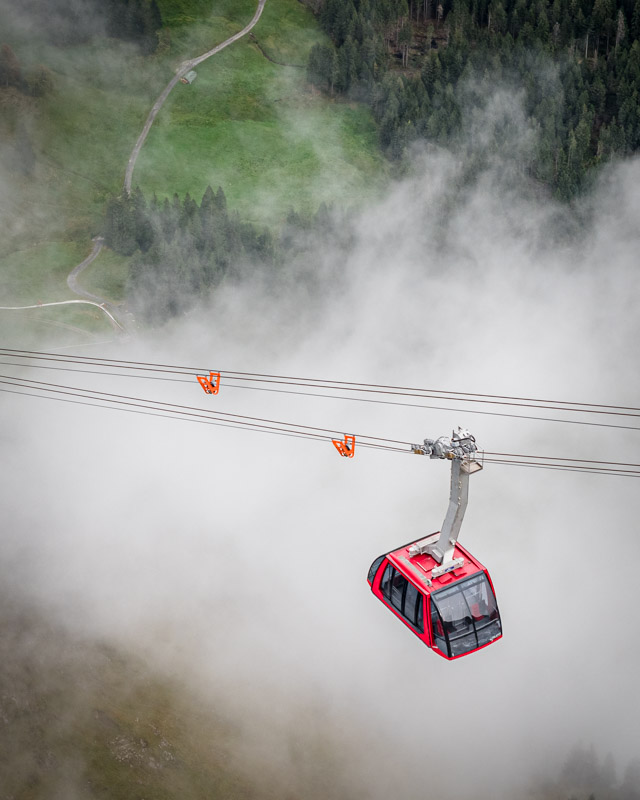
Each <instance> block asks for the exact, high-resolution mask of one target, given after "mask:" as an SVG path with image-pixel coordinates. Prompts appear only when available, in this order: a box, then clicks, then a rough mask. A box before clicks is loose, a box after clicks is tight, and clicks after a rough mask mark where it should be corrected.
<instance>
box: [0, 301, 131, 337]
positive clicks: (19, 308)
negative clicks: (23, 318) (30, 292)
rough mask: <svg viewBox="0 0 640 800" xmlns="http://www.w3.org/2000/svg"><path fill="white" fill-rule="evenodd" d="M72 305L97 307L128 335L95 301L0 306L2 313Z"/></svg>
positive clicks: (102, 305)
mask: <svg viewBox="0 0 640 800" xmlns="http://www.w3.org/2000/svg"><path fill="white" fill-rule="evenodd" d="M72 303H80V304H81V305H86V306H96V307H97V308H99V309H100V310H101V311H104V313H105V314H106V315H107V316H108V317H109V320H110V321H111V324H112V325H113V327H114V328H116V329H117V330H119V331H121V332H122V333H126V330H125V329H124V327H123V326H122V325H121V324H120V323H119V322H118V320H117V319H116V318H115V317H114V316H113V314H112V313H111V312H110V311H109V310H108V309H106V308H105V304H104V303H96V302H94V301H93V300H58V301H56V302H55V303H35V304H34V305H31V306H0V311H26V310H27V309H29V308H47V306H68V305H71V304H72Z"/></svg>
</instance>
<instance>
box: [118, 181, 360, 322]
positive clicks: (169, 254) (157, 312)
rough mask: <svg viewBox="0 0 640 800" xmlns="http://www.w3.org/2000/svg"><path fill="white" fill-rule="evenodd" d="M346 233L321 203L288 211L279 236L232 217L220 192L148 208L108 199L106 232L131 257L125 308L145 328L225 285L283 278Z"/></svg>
mask: <svg viewBox="0 0 640 800" xmlns="http://www.w3.org/2000/svg"><path fill="white" fill-rule="evenodd" d="M345 231H348V226H346V225H345V224H344V220H340V219H338V218H337V216H336V215H335V214H334V213H333V212H332V211H331V210H330V209H329V208H327V206H326V205H325V204H324V203H322V204H321V205H320V208H319V209H318V211H317V212H316V213H315V214H314V215H312V216H310V217H304V216H302V215H300V214H298V213H297V212H295V211H293V210H291V211H290V212H289V214H288V215H287V218H286V220H284V221H283V224H282V226H281V229H280V231H279V233H278V234H277V235H274V234H272V232H271V231H270V230H269V229H268V228H259V227H257V226H256V225H253V224H252V223H250V222H247V221H244V220H242V219H241V218H240V216H239V215H238V213H237V212H230V211H229V210H228V208H227V200H226V197H225V194H224V191H223V189H222V187H218V189H217V191H215V192H214V191H213V189H212V188H211V186H208V187H207V189H206V191H205V192H204V194H203V196H202V199H201V201H200V203H199V204H198V203H197V202H196V200H194V199H193V198H192V197H191V195H190V194H189V193H188V192H187V194H186V195H185V196H184V197H183V198H181V197H180V196H179V195H178V194H177V193H175V194H174V195H173V197H172V198H168V197H165V198H164V199H163V200H162V201H160V200H159V199H158V198H157V196H156V195H155V194H154V195H153V196H152V197H151V199H150V200H149V201H147V199H146V198H145V197H144V194H143V193H142V191H141V190H140V189H139V188H138V187H136V189H135V190H134V191H133V192H131V194H127V193H126V192H124V193H122V194H120V195H117V196H112V197H111V198H109V200H108V202H107V206H106V213H105V219H104V225H103V235H104V238H105V243H106V245H107V246H108V247H110V248H111V249H112V250H114V251H115V252H116V253H119V254H120V255H123V256H127V257H129V266H128V277H127V282H126V290H125V294H126V300H127V303H128V304H129V305H130V306H131V307H132V308H133V309H135V312H136V316H137V317H138V318H139V319H141V320H143V321H144V322H147V323H150V324H158V323H162V322H165V321H166V320H168V319H170V318H171V317H174V316H176V315H178V314H182V313H184V312H185V311H187V310H189V309H190V308H191V307H193V306H194V305H195V303H196V302H198V299H199V298H206V297H207V295H208V294H209V293H210V292H211V291H212V290H213V289H215V288H216V287H217V286H219V285H220V283H221V282H222V281H223V280H239V279H241V278H243V277H246V276H247V275H251V274H253V273H255V274H260V275H262V276H267V275H268V276H271V277H272V278H275V277H276V276H277V275H283V274H284V273H285V272H286V269H285V268H284V267H283V265H284V264H287V265H288V267H287V269H290V270H292V271H293V270H295V269H296V264H302V265H308V263H309V256H310V254H311V253H313V252H317V249H318V247H320V246H321V242H323V241H325V242H326V240H327V238H328V237H329V238H332V239H333V240H339V239H340V237H341V236H342V237H344V236H345V235H346V234H345Z"/></svg>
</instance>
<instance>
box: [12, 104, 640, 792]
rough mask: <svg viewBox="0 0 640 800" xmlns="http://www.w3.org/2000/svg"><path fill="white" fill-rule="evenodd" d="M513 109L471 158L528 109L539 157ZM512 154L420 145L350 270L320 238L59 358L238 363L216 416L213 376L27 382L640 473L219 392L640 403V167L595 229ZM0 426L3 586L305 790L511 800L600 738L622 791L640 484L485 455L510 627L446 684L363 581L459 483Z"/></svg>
mask: <svg viewBox="0 0 640 800" xmlns="http://www.w3.org/2000/svg"><path fill="white" fill-rule="evenodd" d="M509 98H510V99H509ZM518 102H519V101H518V97H517V95H515V96H514V95H513V94H507V93H497V94H496V95H495V97H494V100H493V101H492V102H491V103H489V104H488V110H487V112H486V114H485V116H484V117H483V118H482V119H479V118H476V117H474V118H473V119H471V120H470V121H469V131H470V135H471V137H472V139H471V142H472V145H473V146H472V150H473V149H475V148H476V147H477V148H482V147H484V146H485V145H486V142H487V141H488V140H490V139H491V137H492V136H493V135H494V134H495V130H494V128H493V127H492V126H494V125H496V124H497V123H496V122H495V120H496V119H497V118H499V117H501V115H502V118H504V115H505V114H506V115H507V116H508V117H509V121H510V123H511V124H512V129H513V130H514V131H515V133H514V134H513V137H514V138H513V142H516V144H513V143H512V144H513V148H512V149H511V150H510V151H509V152H513V151H519V149H520V148H521V147H523V148H526V147H528V146H529V144H530V137H531V136H533V135H535V132H531V131H529V130H527V129H526V124H525V122H524V120H523V118H522V114H521V111H520V109H519V105H518ZM511 163H512V162H510V161H507V160H504V161H503V160H498V161H496V162H494V163H493V164H491V165H490V166H489V167H488V168H487V169H486V170H485V171H484V172H482V173H481V174H480V175H479V177H478V178H477V180H475V181H474V182H473V184H465V183H464V181H463V176H464V175H465V170H466V167H467V166H468V165H467V163H466V162H465V160H464V159H462V158H461V157H459V156H454V155H452V154H450V153H446V152H442V151H438V150H431V149H428V150H424V151H423V152H421V153H416V154H415V158H414V161H413V164H414V168H413V169H412V172H411V175H410V176H408V177H405V178H403V179H401V180H399V181H397V182H395V183H394V184H393V185H392V186H391V187H390V188H389V191H388V192H387V193H386V195H385V196H384V197H381V198H380V199H379V201H378V202H377V203H375V204H372V205H371V206H370V207H368V208H366V209H362V210H361V211H360V212H358V213H357V215H356V216H355V217H354V218H353V220H352V222H351V224H352V239H351V242H350V244H349V246H348V247H347V248H344V247H342V246H341V245H338V244H334V243H333V242H332V241H325V242H323V243H322V246H321V247H319V248H318V250H317V252H316V253H315V255H314V257H313V258H312V259H311V261H310V262H307V263H306V264H305V265H304V269H302V272H301V273H297V272H294V271H292V272H291V273H290V274H289V275H285V276H282V277H281V278H279V279H278V281H277V282H276V283H275V284H274V283H273V282H272V279H271V278H267V279H262V278H260V277H259V276H255V277H253V278H251V277H249V276H247V277H246V278H245V280H244V282H242V283H240V284H238V283H229V284H226V285H223V286H222V287H220V289H219V290H218V291H217V292H216V293H215V295H214V296H213V297H212V298H211V300H210V301H209V302H208V303H207V304H204V305H203V306H202V307H200V308H198V309H197V310H196V311H194V312H192V313H191V314H189V315H185V316H184V317H181V318H180V319H177V320H174V321H172V322H170V323H168V324H167V325H166V326H165V327H163V328H161V329H160V330H157V331H152V332H148V331H140V332H138V333H137V334H136V335H135V336H132V337H131V338H129V339H128V340H126V341H113V342H111V343H109V344H103V345H100V347H98V348H87V347H84V348H82V349H78V350H77V351H76V350H73V349H67V351H66V352H71V353H74V352H78V353H80V354H82V355H93V354H95V355H99V356H102V357H111V358H117V359H128V360H135V361H148V362H154V363H161V364H187V365H194V366H198V367H207V366H210V367H211V369H221V370H222V371H223V381H222V389H221V392H220V394H219V395H218V396H216V397H209V396H206V395H205V394H204V393H203V392H202V391H201V389H200V387H199V385H198V384H197V382H196V380H195V376H194V380H193V382H192V384H180V383H171V382H160V381H149V380H138V381H134V380H132V379H125V378H119V377H113V378H107V377H105V376H92V377H91V376H89V377H85V376H78V375H75V374H73V373H69V374H66V373H51V374H50V375H49V376H48V377H42V373H39V374H38V375H36V373H35V371H29V372H26V371H25V373H24V374H25V375H27V376H28V377H34V378H38V379H42V380H52V382H57V383H66V384H73V385H75V386H83V387H92V388H97V389H101V390H103V391H113V392H116V393H120V394H131V395H135V396H138V397H145V398H149V399H157V400H162V401H166V402H175V403H182V404H186V405H195V406H198V407H206V408H211V409H214V408H215V409H216V410H223V411H226V412H232V413H238V414H249V415H252V416H257V417H265V418H270V419H276V420H283V421H287V422H293V423H299V424H301V425H313V426H319V427H323V428H335V429H337V430H343V431H345V432H353V433H356V434H359V433H361V434H368V435H373V436H380V437H389V438H393V439H397V440H402V441H411V442H413V441H415V442H420V441H421V440H422V439H423V438H424V437H427V436H428V437H435V436H440V435H447V434H450V433H451V430H452V429H453V428H456V427H457V426H458V425H461V426H463V427H467V428H469V429H470V430H471V431H472V433H473V434H474V435H475V436H476V438H477V441H478V444H479V446H480V447H481V448H485V449H487V450H489V451H493V452H507V453H525V454H538V455H550V456H563V457H573V458H590V459H598V460H610V461H622V462H624V461H628V462H634V463H636V462H637V460H638V458H637V452H638V442H639V436H640V432H639V431H638V430H637V429H636V430H623V429H615V428H608V427H599V426H592V425H575V424H558V423H554V422H550V421H540V420H539V421H535V420H527V419H519V418H515V417H513V416H501V415H500V414H499V413H495V412H500V408H499V407H498V408H496V407H493V406H491V407H478V406H474V407H472V406H471V405H467V406H466V407H465V408H464V409H462V408H460V407H458V408H456V405H455V404H453V403H447V402H434V403H433V405H439V406H442V407H445V406H446V407H447V408H440V409H438V408H428V407H422V408H417V407H407V406H397V405H391V404H389V405H387V404H373V403H365V402H348V401H338V400H328V399H320V398H314V397H301V396H299V395H296V394H287V393H276V392H261V391H245V390H241V389H238V388H234V387H232V386H228V385H225V381H224V371H225V369H226V370H238V371H251V372H260V373H269V374H280V375H291V376H305V377H318V378H327V379H333V380H346V381H358V382H366V383H374V384H392V385H399V386H415V387H430V388H434V389H445V390H457V391H464V392H477V393H490V394H504V395H516V396H522V397H536V398H551V399H558V400H568V401H581V402H594V403H607V404H611V405H625V406H635V405H638V403H637V400H636V398H637V397H638V393H639V391H640V385H639V383H640V377H639V374H638V369H637V342H638V340H639V335H640V331H639V320H638V314H637V303H638V299H639V296H638V290H639V279H638V272H637V262H638V255H639V253H640V248H639V244H640V236H639V232H638V219H639V218H640V217H639V215H640V190H639V188H638V187H639V186H640V161H638V160H633V161H627V162H624V163H621V164H618V165H614V166H612V167H610V168H608V169H606V170H605V171H603V173H602V174H601V176H600V177H599V179H598V182H597V185H596V186H595V187H594V188H593V190H592V192H591V193H590V194H589V195H588V197H586V198H584V199H583V200H582V201H580V202H579V203H578V204H577V206H576V207H574V208H572V209H567V208H566V207H563V206H560V205H557V204H556V203H555V202H554V201H552V200H550V199H549V198H547V197H542V196H540V193H539V192H537V191H534V190H532V188H531V187H530V186H529V185H528V184H527V181H526V179H525V178H524V177H523V176H521V175H520V174H519V173H518V171H517V170H516V169H514V168H513V166H512V165H511ZM463 186H466V188H461V187H463ZM9 194H10V187H9V188H7V186H3V187H2V189H0V196H8V195H9ZM34 213H36V212H34ZM70 266H72V265H70ZM8 346H12V347H20V342H10V343H8ZM40 346H41V349H47V350H52V351H55V350H56V349H57V348H59V347H60V346H61V342H60V340H59V339H56V337H55V335H52V336H51V337H50V338H48V339H45V340H42V341H41V342H40ZM51 375H53V376H54V377H51ZM0 407H1V413H0V442H1V443H2V452H3V464H4V470H3V481H2V491H1V492H0V514H1V519H2V521H3V524H2V533H1V535H0V546H1V558H0V580H1V581H2V584H3V586H4V587H5V588H6V590H7V592H9V593H11V594H13V596H14V597H15V598H16V603H20V602H23V601H24V602H25V603H27V602H28V603H32V604H35V605H36V607H37V608H39V609H41V611H42V613H43V614H44V615H45V616H48V617H50V618H51V619H52V620H55V621H56V622H57V623H60V624H62V625H64V626H65V627H67V628H69V629H70V630H71V631H73V632H75V633H79V634H81V635H84V636H87V637H89V638H94V639H96V640H98V639H99V640H106V641H109V642H113V643H114V644H116V645H117V646H118V647H122V648H125V649H127V650H130V651H132V652H134V653H136V654H139V655H141V656H142V657H144V658H145V659H146V660H147V661H148V663H149V664H150V665H151V666H152V667H153V668H154V669H157V670H159V671H160V672H161V673H165V674H169V675H179V676H180V678H181V680H183V681H184V683H185V684H186V685H187V686H188V687H189V690H190V691H191V692H193V693H194V695H195V696H196V697H200V698H202V700H203V703H211V704H212V705H213V706H215V707H216V709H218V710H221V712H222V713H224V714H225V715H226V716H227V717H228V718H229V719H231V720H233V721H234V722H235V723H236V724H237V729H236V731H237V732H236V734H235V740H234V743H233V748H232V749H233V759H234V763H235V764H236V765H237V766H238V767H239V768H241V769H243V770H246V771H247V772H248V773H250V774H252V775H255V776H258V775H262V776H267V778H268V779H269V780H272V781H273V782H274V783H275V785H278V786H280V787H282V788H283V792H284V791H286V792H290V793H291V795H294V794H298V795H301V796H306V797H313V796H318V797H319V796H362V797H368V798H369V797H370V798H382V797H387V796H390V795H391V796H394V797H402V798H414V797H415V798H418V797H420V798H423V797H445V798H448V797H462V798H466V797H471V796H473V797H486V798H495V797H507V796H512V795H513V793H514V792H516V793H517V792H523V791H525V790H526V788H527V787H528V786H529V783H530V782H531V781H532V780H535V779H536V777H537V776H540V775H544V776H545V777H552V778H553V777H554V776H555V775H556V774H557V772H558V770H559V769H560V768H561V765H562V763H563V762H564V760H565V758H566V756H567V754H568V753H569V751H570V750H571V749H572V747H573V746H574V745H575V744H576V743H579V742H583V743H585V744H586V745H591V744H592V745H593V746H594V748H595V750H596V752H597V754H598V755H599V756H600V757H604V756H605V755H606V754H607V753H612V754H613V756H614V758H615V762H616V764H617V765H618V767H619V769H620V770H621V771H622V770H623V769H624V767H625V765H626V764H627V763H628V762H629V761H630V760H631V759H632V758H634V757H635V756H637V754H638V749H639V748H638V745H639V742H640V722H639V719H640V700H639V696H638V691H637V679H636V675H637V671H638V667H637V664H638V658H639V656H640V652H639V651H640V642H639V639H638V625H637V620H636V604H637V589H636V587H637V576H636V574H635V569H636V564H637V563H638V556H639V555H640V540H639V538H638V536H637V531H636V527H637V523H636V520H637V518H638V512H639V510H640V509H639V508H638V506H639V500H638V493H637V492H636V491H635V484H634V482H633V479H631V478H620V477H607V476H600V475H591V476H590V475H584V474H576V473H569V472H557V471H548V470H534V469H524V468H522V469H520V468H516V467H505V466H499V465H491V464H487V465H486V467H485V469H484V471H483V472H481V473H480V474H479V475H477V476H474V477H473V479H472V481H471V489H470V503H469V508H468V511H467V515H466V518H465V521H464V524H463V527H462V532H461V542H462V544H463V545H465V546H467V547H468V548H469V549H470V550H471V552H472V553H473V554H474V555H476V556H477V557H478V558H479V559H480V561H481V562H483V563H484V564H485V565H486V566H487V567H488V569H489V570H490V572H491V575H492V578H493V582H494V585H495V588H496V593H497V597H498V602H499V605H500V610H501V614H502V619H503V624H504V636H503V638H502V639H501V640H500V641H499V642H497V643H496V644H495V645H494V646H492V647H489V648H486V649H484V650H482V651H480V652H478V653H476V654H473V655H471V656H469V657H468V658H463V659H459V660H457V661H454V662H447V661H445V660H444V659H441V658H439V657H438V656H437V655H435V654H434V653H433V652H431V651H429V650H428V649H426V648H425V647H424V646H423V645H422V644H421V643H420V642H419V641H418V640H417V639H416V638H415V637H413V636H411V635H410V634H409V633H408V631H407V629H406V628H405V626H403V625H402V624H401V623H400V622H399V621H398V620H397V619H396V618H395V617H394V616H393V615H392V614H391V613H389V611H388V610H386V609H385V608H384V607H383V606H382V604H381V603H379V602H377V601H376V600H375V598H373V597H372V595H371V592H370V591H369V588H368V586H367V583H366V574H367V569H368V567H369V565H370V563H371V562H372V560H373V559H374V558H375V557H376V556H377V555H379V554H381V553H383V552H386V551H388V550H390V549H393V548H395V547H397V546H399V545H401V544H403V543H405V542H407V541H410V540H412V539H415V538H418V537H420V536H422V535H424V534H427V533H430V532H433V531H436V530H438V529H439V527H440V525H441V523H442V520H443V518H444V514H445V511H446V507H447V502H448V491H449V472H448V467H447V464H446V463H444V462H438V461H430V460H428V459H418V458H414V457H413V456H410V455H404V454H394V453H386V452H379V451H375V450H366V449H363V448H358V445H357V443H356V453H355V457H354V458H353V459H342V458H339V456H338V454H337V452H336V450H335V449H334V448H333V447H332V446H331V445H330V444H328V443H324V444H323V443H318V442H314V441H309V440H306V439H299V438H287V437H283V436H276V435H269V434H261V433H255V432H247V431H242V430H236V429H233V428H228V427H218V426H215V427H213V426H205V425H198V424H189V423H187V422H182V421H170V420H166V419H159V418H157V417H152V416H143V415H138V414H133V413H122V412H117V411H112V410H107V409H99V408H88V407H86V406H83V405H72V404H68V403H63V402H54V401H52V400H47V401H45V400H43V399H37V398H33V397H24V396H20V397H19V396H15V395H10V394H1V395H0ZM480 412H492V413H480ZM504 412H505V414H510V413H512V412H513V409H510V408H507V409H504ZM525 413H526V412H525ZM536 414H537V415H539V416H542V417H550V416H552V415H551V414H545V413H544V412H542V413H540V412H532V414H531V415H536ZM564 416H568V415H564ZM585 419H587V418H585ZM588 420H589V421H594V420H592V419H590V418H588ZM597 421H598V422H600V423H602V422H605V421H607V420H606V419H603V418H601V417H599V418H598V419H597ZM613 423H614V424H616V420H615V419H614V420H613ZM624 424H627V423H626V422H625V423H624Z"/></svg>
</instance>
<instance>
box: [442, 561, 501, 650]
mask: <svg viewBox="0 0 640 800" xmlns="http://www.w3.org/2000/svg"><path fill="white" fill-rule="evenodd" d="M431 599H432V601H433V602H432V612H431V631H432V633H433V638H434V642H436V646H437V647H438V648H439V649H441V650H442V651H443V652H445V653H448V655H450V656H457V655H462V653H468V652H469V651H470V650H475V649H476V647H480V646H481V645H483V644H488V643H489V642H490V641H492V639H495V638H496V637H497V636H499V635H500V633H501V632H502V627H501V623H500V615H499V613H498V606H497V604H496V598H495V596H494V594H493V592H492V591H491V586H490V585H489V581H488V580H487V577H486V575H484V573H478V574H477V575H473V576H472V577H471V578H467V579H466V580H464V581H460V582H459V583H455V584H453V585H452V586H448V587H447V588H446V589H440V590H439V591H437V592H434V593H433V594H432V595H431ZM443 639H444V640H445V641H446V645H445V646H443Z"/></svg>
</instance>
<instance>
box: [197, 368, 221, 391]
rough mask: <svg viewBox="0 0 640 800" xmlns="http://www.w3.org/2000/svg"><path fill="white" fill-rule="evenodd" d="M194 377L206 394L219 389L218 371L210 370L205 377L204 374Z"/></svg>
mask: <svg viewBox="0 0 640 800" xmlns="http://www.w3.org/2000/svg"><path fill="white" fill-rule="evenodd" d="M196 378H197V379H198V383H199V384H200V386H202V388H203V389H204V390H205V392H206V393H207V394H218V392H219V391H220V373H219V372H210V373H209V377H208V378H205V377H204V375H196Z"/></svg>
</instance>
